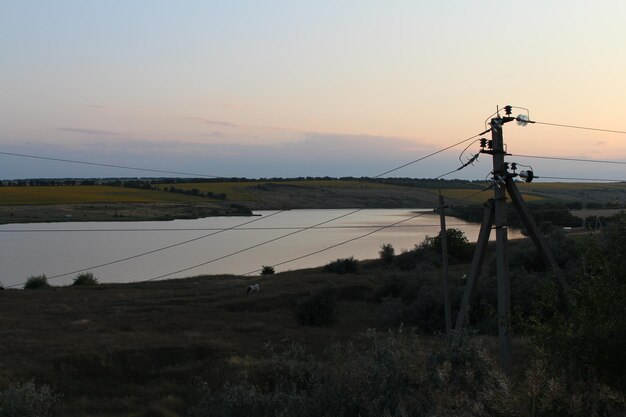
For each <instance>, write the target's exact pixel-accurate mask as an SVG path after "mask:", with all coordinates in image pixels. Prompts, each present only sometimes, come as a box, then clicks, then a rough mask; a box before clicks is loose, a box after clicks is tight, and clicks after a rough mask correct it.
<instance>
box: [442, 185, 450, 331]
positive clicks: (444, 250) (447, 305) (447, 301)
mask: <svg viewBox="0 0 626 417" xmlns="http://www.w3.org/2000/svg"><path fill="white" fill-rule="evenodd" d="M445 210H446V206H445V205H444V204H443V195H442V194H441V190H439V220H440V222H441V233H440V234H439V243H441V274H442V282H443V306H444V314H445V317H446V334H448V333H450V330H451V329H452V312H451V310H450V289H449V287H448V232H447V230H446V212H445Z"/></svg>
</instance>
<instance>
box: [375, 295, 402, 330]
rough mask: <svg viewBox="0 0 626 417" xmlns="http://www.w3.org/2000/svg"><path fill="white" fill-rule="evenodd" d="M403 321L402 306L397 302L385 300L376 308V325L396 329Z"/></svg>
mask: <svg viewBox="0 0 626 417" xmlns="http://www.w3.org/2000/svg"><path fill="white" fill-rule="evenodd" d="M403 319H404V304H402V302H401V301H399V300H394V299H391V300H386V301H384V302H382V303H381V304H380V305H379V306H378V307H376V325H377V326H379V327H382V328H386V329H397V328H398V327H399V326H400V325H401V324H402V323H403Z"/></svg>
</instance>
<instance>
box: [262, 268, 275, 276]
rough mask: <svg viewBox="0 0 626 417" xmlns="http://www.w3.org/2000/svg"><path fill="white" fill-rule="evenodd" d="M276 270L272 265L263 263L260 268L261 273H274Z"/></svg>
mask: <svg viewBox="0 0 626 417" xmlns="http://www.w3.org/2000/svg"><path fill="white" fill-rule="evenodd" d="M274 273H276V271H275V270H274V267H273V266H267V265H263V269H261V275H264V276H265V275H274Z"/></svg>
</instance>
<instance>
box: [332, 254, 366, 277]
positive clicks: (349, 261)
mask: <svg viewBox="0 0 626 417" xmlns="http://www.w3.org/2000/svg"><path fill="white" fill-rule="evenodd" d="M358 265H359V261H357V260H356V259H354V256H351V257H349V258H339V259H336V260H334V261H332V262H330V263H328V264H326V265H324V268H323V271H324V272H332V273H335V274H348V273H356V272H358Z"/></svg>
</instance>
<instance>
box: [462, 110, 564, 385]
mask: <svg viewBox="0 0 626 417" xmlns="http://www.w3.org/2000/svg"><path fill="white" fill-rule="evenodd" d="M511 110H512V106H505V107H504V111H505V113H506V116H505V117H501V116H500V113H499V112H497V113H496V117H494V118H492V119H491V122H490V126H491V128H490V129H489V130H488V131H491V141H487V139H485V138H482V139H481V140H480V147H481V151H480V152H481V153H487V154H490V155H491V156H492V157H493V187H494V193H493V194H494V196H493V199H490V200H489V201H488V202H487V203H486V204H485V211H484V215H483V221H482V224H481V226H480V233H479V236H478V242H476V249H475V251H474V257H473V259H472V265H471V269H470V272H469V274H468V277H467V284H466V286H465V292H464V293H463V299H462V300H461V308H460V309H459V314H458V316H457V319H456V325H455V329H456V330H461V329H462V328H463V326H465V323H466V321H467V316H468V312H469V308H470V304H471V302H472V299H473V298H474V294H475V293H476V288H477V287H478V278H479V277H480V271H481V268H482V264H483V260H484V258H485V252H486V249H487V244H488V242H489V235H490V233H491V229H492V227H494V228H495V229H496V266H497V275H498V340H499V344H500V355H501V359H502V366H503V368H504V370H505V372H507V373H510V370H511V285H510V278H509V258H508V248H507V246H508V235H507V228H506V211H505V203H506V197H507V192H508V194H509V197H510V198H511V200H512V202H513V206H514V207H515V209H516V210H517V213H518V214H519V216H520V218H521V219H522V221H523V222H524V225H525V226H526V230H527V231H528V233H529V235H530V237H531V239H532V241H533V243H534V244H535V246H536V248H537V250H538V251H539V253H540V254H541V256H542V258H543V260H544V263H545V264H546V265H547V266H548V267H550V268H551V269H552V270H553V272H554V273H555V275H556V278H557V280H558V282H559V284H560V285H561V289H562V292H561V294H562V297H563V301H566V297H567V291H568V290H569V286H568V284H567V281H566V280H565V277H564V276H563V274H562V273H561V271H560V269H559V267H558V264H557V263H556V260H555V259H554V256H553V255H552V252H551V251H550V248H549V246H548V244H547V242H546V241H545V239H544V238H543V236H542V235H541V234H540V232H539V228H538V227H537V225H536V223H535V220H534V219H533V217H532V215H531V214H530V211H529V210H528V207H526V203H525V202H524V199H523V198H522V194H521V193H520V192H519V190H518V189H517V185H515V182H514V181H513V178H514V177H517V176H518V175H519V177H520V178H523V179H525V181H526V182H531V181H532V179H533V173H532V171H527V172H520V173H519V174H516V173H515V166H516V165H514V164H512V167H513V173H510V172H509V171H508V169H509V167H508V164H507V163H505V162H504V157H505V156H506V151H505V149H504V139H503V134H502V126H503V125H504V124H505V123H508V122H511V121H513V120H517V122H518V124H520V125H522V126H525V125H526V124H528V123H534V122H532V121H530V120H529V117H528V116H527V115H519V116H517V117H511ZM485 133H486V132H485Z"/></svg>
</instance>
